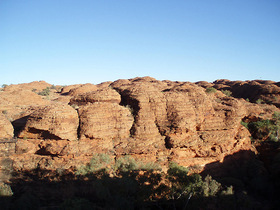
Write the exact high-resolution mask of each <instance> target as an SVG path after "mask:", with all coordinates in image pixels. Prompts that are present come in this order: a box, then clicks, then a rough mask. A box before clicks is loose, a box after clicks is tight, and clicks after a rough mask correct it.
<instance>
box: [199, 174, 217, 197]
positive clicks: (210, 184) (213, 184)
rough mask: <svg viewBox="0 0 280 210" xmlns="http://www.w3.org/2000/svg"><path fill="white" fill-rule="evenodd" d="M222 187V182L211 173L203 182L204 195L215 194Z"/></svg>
mask: <svg viewBox="0 0 280 210" xmlns="http://www.w3.org/2000/svg"><path fill="white" fill-rule="evenodd" d="M220 189H221V184H220V183H218V182H217V181H216V180H214V179H212V177H211V176H210V175H207V176H206V177H205V179H204V182H203V184H202V195H203V196H206V197H208V196H215V195H216V194H217V193H218V192H219V191H220Z"/></svg>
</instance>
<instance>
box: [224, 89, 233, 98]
mask: <svg viewBox="0 0 280 210" xmlns="http://www.w3.org/2000/svg"><path fill="white" fill-rule="evenodd" d="M222 93H223V94H225V95H226V96H228V97H230V96H231V95H232V92H231V91H230V90H222Z"/></svg>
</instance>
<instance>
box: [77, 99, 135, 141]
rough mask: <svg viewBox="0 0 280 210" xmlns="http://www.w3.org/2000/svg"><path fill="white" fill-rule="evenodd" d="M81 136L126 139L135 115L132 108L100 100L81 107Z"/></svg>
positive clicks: (111, 139)
mask: <svg viewBox="0 0 280 210" xmlns="http://www.w3.org/2000/svg"><path fill="white" fill-rule="evenodd" d="M79 116H80V137H81V139H83V138H90V139H110V141H113V140H116V139H126V138H129V136H130V129H131V126H132V123H133V117H132V114H131V112H130V110H129V109H128V108H126V107H123V106H120V105H118V104H116V103H104V102H98V103H93V104H92V105H88V106H84V107H81V108H80V109H79Z"/></svg>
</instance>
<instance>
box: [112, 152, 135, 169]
mask: <svg viewBox="0 0 280 210" xmlns="http://www.w3.org/2000/svg"><path fill="white" fill-rule="evenodd" d="M114 168H115V170H119V171H122V172H128V171H134V170H138V169H139V164H138V163H137V162H136V161H135V159H134V158H132V157H130V156H129V155H127V156H124V157H120V158H118V159H117V160H116V163H115V166H114Z"/></svg>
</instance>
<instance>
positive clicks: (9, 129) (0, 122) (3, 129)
mask: <svg viewBox="0 0 280 210" xmlns="http://www.w3.org/2000/svg"><path fill="white" fill-rule="evenodd" d="M13 136H14V128H13V126H12V124H11V122H10V121H9V120H8V119H7V118H6V117H5V116H4V114H2V113H0V138H12V137H13Z"/></svg>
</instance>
